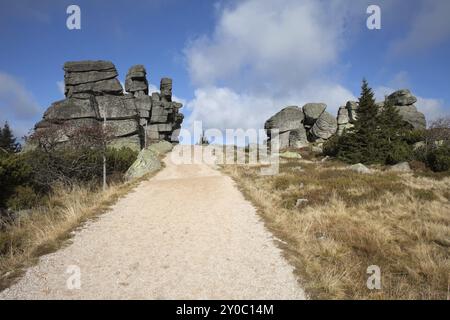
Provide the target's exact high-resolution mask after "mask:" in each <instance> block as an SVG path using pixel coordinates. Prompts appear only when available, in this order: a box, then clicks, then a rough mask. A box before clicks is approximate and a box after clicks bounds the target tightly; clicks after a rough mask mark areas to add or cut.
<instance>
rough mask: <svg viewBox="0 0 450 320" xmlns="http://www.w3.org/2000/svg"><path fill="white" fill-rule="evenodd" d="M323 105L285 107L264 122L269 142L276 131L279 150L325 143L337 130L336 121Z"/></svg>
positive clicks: (311, 104) (309, 104) (310, 104)
mask: <svg viewBox="0 0 450 320" xmlns="http://www.w3.org/2000/svg"><path fill="white" fill-rule="evenodd" d="M326 108H327V106H326V105H325V104H323V103H308V104H306V105H304V106H303V107H302V108H299V107H297V106H292V107H286V108H284V109H283V110H281V111H280V112H278V113H277V114H275V115H274V116H273V117H271V118H270V119H269V120H267V121H266V123H265V125H264V129H265V130H266V133H267V136H268V137H269V141H270V140H271V139H273V138H274V136H273V132H272V130H273V129H278V130H279V133H278V136H279V139H280V140H279V142H280V148H281V149H283V148H287V147H293V148H302V147H305V146H307V145H308V144H309V143H310V142H315V141H322V142H323V141H325V140H327V139H329V138H330V137H331V136H332V135H333V134H335V133H336V130H337V122H336V119H335V118H334V117H333V116H332V115H331V114H330V113H328V112H326V111H325V109H326Z"/></svg>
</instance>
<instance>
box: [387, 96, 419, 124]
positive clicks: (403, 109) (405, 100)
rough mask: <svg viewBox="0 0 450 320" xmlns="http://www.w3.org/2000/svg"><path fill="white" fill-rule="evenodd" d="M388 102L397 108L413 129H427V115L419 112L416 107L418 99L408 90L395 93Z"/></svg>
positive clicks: (389, 97) (388, 98)
mask: <svg viewBox="0 0 450 320" xmlns="http://www.w3.org/2000/svg"><path fill="white" fill-rule="evenodd" d="M387 100H388V101H389V102H390V103H392V104H393V105H394V106H395V107H396V108H397V110H398V112H399V114H400V115H401V116H402V118H403V121H405V122H406V123H407V124H409V125H410V127H411V128H412V129H425V128H426V127H427V121H426V119H425V115H424V114H423V113H421V112H419V111H418V110H417V107H416V106H415V105H414V104H415V103H416V102H417V98H416V97H415V96H413V95H412V94H411V92H410V91H409V90H408V89H402V90H398V91H395V92H394V93H392V94H391V95H389V96H388V97H387Z"/></svg>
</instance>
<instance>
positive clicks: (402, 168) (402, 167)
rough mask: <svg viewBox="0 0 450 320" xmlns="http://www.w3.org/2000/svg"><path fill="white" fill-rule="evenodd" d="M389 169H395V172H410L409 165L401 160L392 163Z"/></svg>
mask: <svg viewBox="0 0 450 320" xmlns="http://www.w3.org/2000/svg"><path fill="white" fill-rule="evenodd" d="M389 171H396V172H411V166H410V165H409V163H408V162H401V163H397V164H396V165H393V166H392V167H390V168H389Z"/></svg>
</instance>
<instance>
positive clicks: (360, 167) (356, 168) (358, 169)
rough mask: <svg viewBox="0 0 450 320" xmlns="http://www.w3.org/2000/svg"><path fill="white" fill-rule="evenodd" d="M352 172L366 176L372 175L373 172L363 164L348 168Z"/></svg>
mask: <svg viewBox="0 0 450 320" xmlns="http://www.w3.org/2000/svg"><path fill="white" fill-rule="evenodd" d="M348 168H349V169H350V170H352V171H356V172H358V173H364V174H368V173H372V170H371V169H369V168H367V167H366V166H365V165H363V164H362V163H357V164H354V165H352V166H350V167H348Z"/></svg>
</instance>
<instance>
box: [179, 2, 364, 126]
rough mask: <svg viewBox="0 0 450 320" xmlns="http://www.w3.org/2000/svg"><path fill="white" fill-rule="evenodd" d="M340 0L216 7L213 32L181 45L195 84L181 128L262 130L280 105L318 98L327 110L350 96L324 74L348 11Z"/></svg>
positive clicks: (336, 54)
mask: <svg viewBox="0 0 450 320" xmlns="http://www.w3.org/2000/svg"><path fill="white" fill-rule="evenodd" d="M345 2H346V1H345V0H334V1H327V2H326V3H325V2H321V1H315V0H303V1H298V0H281V1H280V0H247V1H242V2H238V3H237V4H236V5H235V6H225V7H220V10H222V11H221V12H219V17H218V20H217V24H216V27H215V29H214V32H213V34H212V35H211V36H205V35H204V36H201V37H199V38H197V39H195V40H194V41H192V42H191V43H189V45H188V46H187V48H186V49H185V54H186V60H187V66H188V70H189V73H190V76H191V79H192V80H193V82H194V84H195V85H197V90H196V91H195V97H194V99H193V100H191V101H189V102H188V104H187V110H188V111H189V112H190V116H189V117H188V118H187V119H186V121H185V127H190V126H192V123H193V122H194V121H196V120H197V121H198V120H202V121H203V125H204V128H208V127H209V128H218V129H226V128H243V129H247V128H262V127H263V126H264V122H265V120H267V119H268V118H269V117H270V116H272V115H273V114H274V113H276V112H278V111H279V110H281V108H283V107H284V106H287V105H297V106H302V105H303V104H305V103H307V102H325V103H327V104H328V105H329V108H328V110H329V111H330V112H331V113H332V114H335V113H336V111H337V109H338V107H339V106H340V105H343V104H345V102H346V101H347V100H351V99H354V96H353V94H352V93H351V92H350V91H349V90H347V89H346V88H344V87H342V86H341V85H339V84H337V83H336V82H334V81H333V80H332V79H328V78H327V77H326V76H324V74H325V73H326V72H328V71H329V70H330V69H332V68H333V67H334V65H337V64H338V57H339V53H340V51H341V49H342V46H343V43H344V40H345V34H346V27H345V23H346V19H348V11H349V10H351V9H352V6H344V5H343V4H344V3H345ZM362 12H364V11H362ZM324 79H326V80H324Z"/></svg>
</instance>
